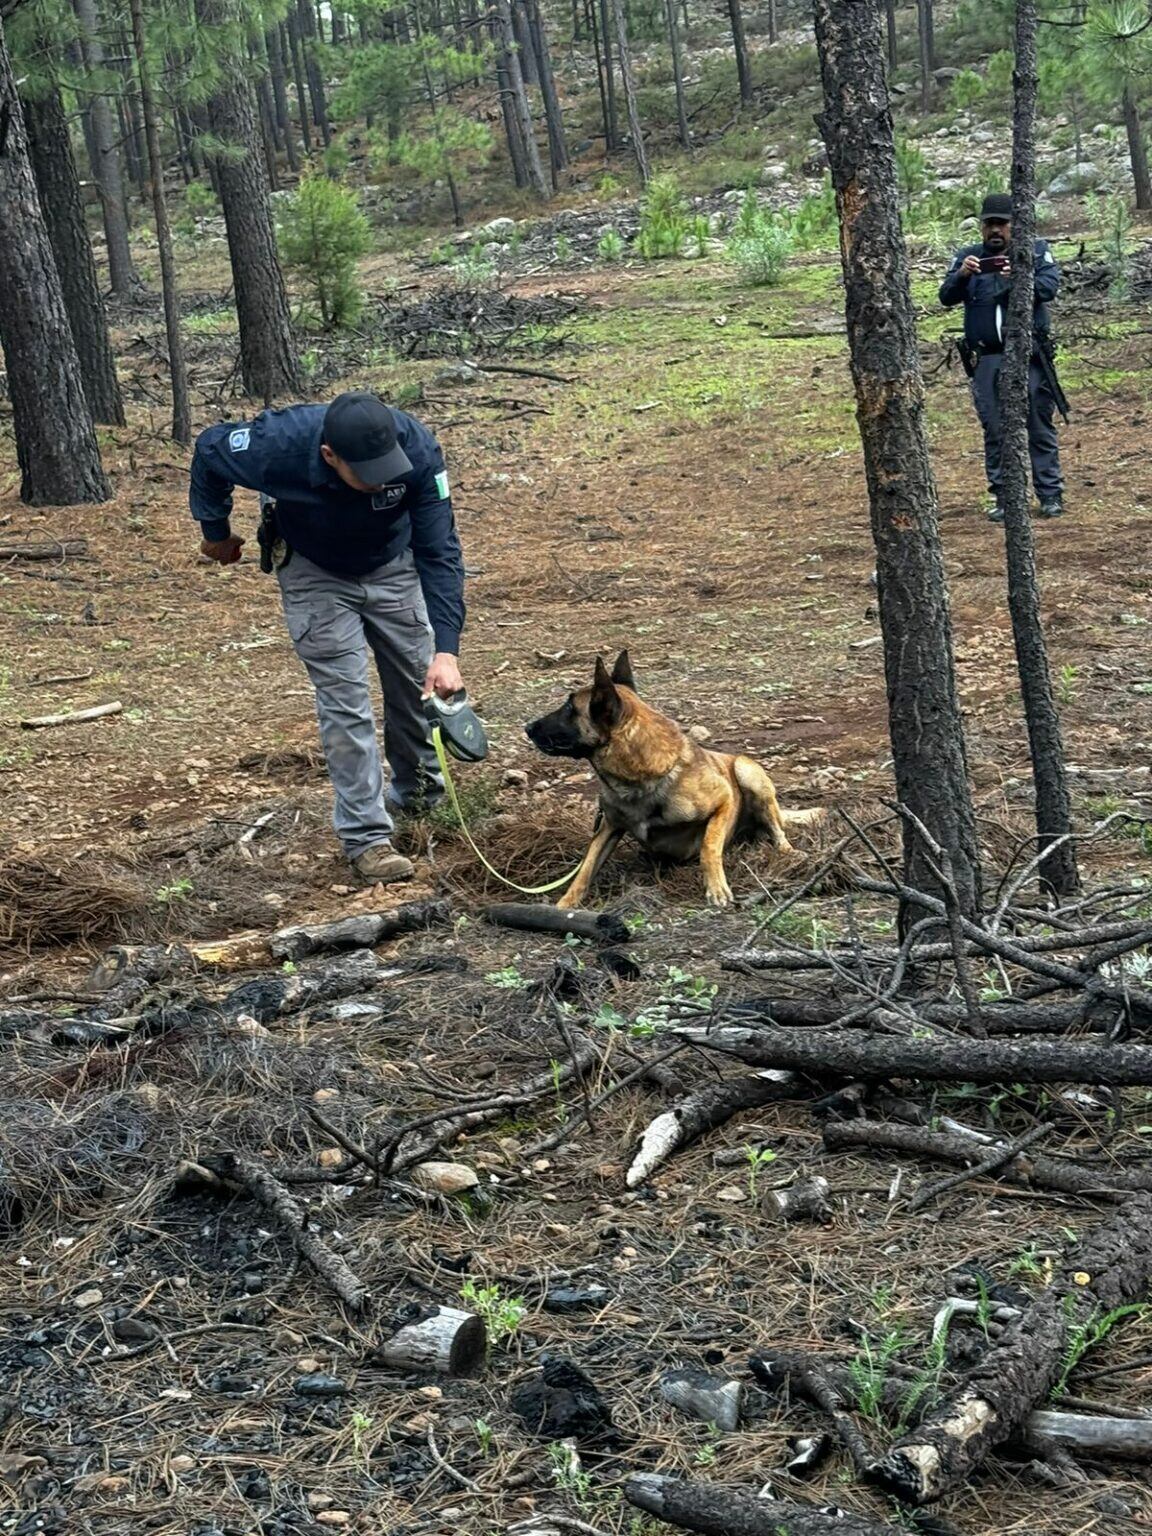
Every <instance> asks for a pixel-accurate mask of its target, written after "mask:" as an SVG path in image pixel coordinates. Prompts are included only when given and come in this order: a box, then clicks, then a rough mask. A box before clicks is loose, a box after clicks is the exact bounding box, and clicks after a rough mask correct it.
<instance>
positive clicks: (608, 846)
mask: <svg viewBox="0 0 1152 1536" xmlns="http://www.w3.org/2000/svg"><path fill="white" fill-rule="evenodd" d="M623 836H624V833H623V831H622V830H621V829H619V828H617V827H610V826H609V825H608V823H607V821H604V820H602V821H601V822H600V825H599V826H598V827H597V828H596V831H595V833H594V834H593V837H592V841H591V842H590V843H589V844H588V852H587V853H586V854H585V855H584V858H583V859H582V860H581V863H580V868H579V869H578V870H577V871H576V873H575V875H574V876H573V879H572V884H571V885H570V886H569V887H568V889H567V890H566V891H565V892H564V893H563V895H561V896H559V897H557V899H556V905H557V906H558V907H579V906H581V905H582V904H583V902H584V901H585V899H586V898H587V895H588V890H589V887H590V886H591V884H592V882H593V880H595V878H596V876H597V874H598V873H599V871H600V868H601V865H602V864H603V863H604V861H605V859H606V858H607V857H608V855H609V854H610V853H611V852H612V850H613V848H615V846H616V844H617V843H618V842H619V841H620V839H621V838H622V837H623Z"/></svg>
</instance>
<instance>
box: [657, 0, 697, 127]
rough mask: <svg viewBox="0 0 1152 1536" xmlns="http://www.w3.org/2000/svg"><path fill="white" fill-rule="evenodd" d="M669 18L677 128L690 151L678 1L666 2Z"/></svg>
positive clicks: (665, 7)
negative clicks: (677, 10) (677, 9)
mask: <svg viewBox="0 0 1152 1536" xmlns="http://www.w3.org/2000/svg"><path fill="white" fill-rule="evenodd" d="M664 9H665V12H666V13H667V17H668V41H669V43H670V44H671V47H672V79H673V82H674V84H675V87H676V128H677V136H678V138H679V140H680V143H681V144H682V145H683V146H684V148H685V149H688V148H689V147H690V145H691V142H692V136H691V134H690V133H689V132H688V113H687V111H686V109H685V106H684V67H683V64H682V63H681V59H680V28H679V25H678V24H677V21H676V0H664Z"/></svg>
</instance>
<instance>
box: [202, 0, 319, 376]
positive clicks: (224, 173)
mask: <svg viewBox="0 0 1152 1536" xmlns="http://www.w3.org/2000/svg"><path fill="white" fill-rule="evenodd" d="M196 14H197V16H198V18H199V21H200V25H201V26H202V27H203V28H204V29H205V31H207V32H217V33H219V34H220V36H221V37H222V38H223V39H224V40H225V42H224V51H223V53H222V57H221V60H220V65H221V78H220V85H219V89H218V90H217V92H216V94H215V95H214V96H213V97H212V98H211V100H210V101H209V102H208V120H209V122H210V124H211V126H212V131H213V134H214V135H215V137H216V138H217V139H218V140H219V141H220V142H221V143H222V144H223V145H224V153H222V154H219V155H217V156H216V157H215V158H216V177H217V181H218V182H219V186H220V202H221V205H222V207H223V210H224V223H225V226H226V228H227V231H228V255H229V258H230V260H231V263H232V283H233V288H234V291H235V294H236V314H237V317H238V319H239V321H240V363H241V372H242V375H243V379H244V388H245V389H246V390H247V392H248V393H249V394H250V395H255V396H256V398H257V399H259V400H263V402H264V404H265V405H270V404H271V403H272V401H273V400H275V399H276V398H277V397H278V396H282V395H290V394H296V393H298V392H299V390H300V387H301V379H300V365H299V362H298V360H297V357H296V343H295V341H294V340H293V336H292V321H291V316H290V314H289V311H288V295H287V293H286V292H285V289H284V277H283V274H282V272H281V270H280V258H279V254H278V252H277V250H276V234H275V230H274V229H273V225H272V208H271V204H270V203H269V201H268V181H267V178H266V176H265V173H264V169H263V166H262V164H261V159H260V152H259V150H258V149H257V145H256V124H255V119H254V115H253V111H252V93H251V90H250V88H249V85H248V78H247V75H246V73H245V70H244V61H243V59H242V57H241V56H240V54H239V51H238V50H237V49H236V47H235V45H234V44H232V43H230V42H228V41H227V39H228V37H229V34H230V32H235V29H236V26H237V20H238V18H237V16H236V12H235V10H234V8H233V5H232V3H231V0H197V5H196Z"/></svg>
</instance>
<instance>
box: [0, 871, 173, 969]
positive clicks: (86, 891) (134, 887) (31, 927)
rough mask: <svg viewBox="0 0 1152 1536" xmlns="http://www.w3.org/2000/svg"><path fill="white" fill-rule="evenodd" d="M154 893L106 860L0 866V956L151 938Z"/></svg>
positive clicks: (157, 925) (133, 873) (133, 875)
mask: <svg viewBox="0 0 1152 1536" xmlns="http://www.w3.org/2000/svg"><path fill="white" fill-rule="evenodd" d="M161 927H162V923H161V921H160V919H159V916H158V914H157V911H156V904H155V895H154V889H150V888H149V887H148V886H147V885H146V884H145V883H144V882H143V881H142V880H141V878H140V876H139V874H138V872H137V871H136V870H134V869H133V868H131V867H130V866H129V865H127V864H116V863H113V862H112V861H110V860H99V861H97V860H93V859H69V860H66V861H64V862H61V863H49V862H48V861H47V860H45V859H41V858H15V857H10V858H8V859H5V860H3V861H0V951H2V950H3V949H4V948H9V949H13V950H18V951H28V950H30V949H31V948H33V946H36V945H44V944H54V945H59V944H85V943H92V942H94V941H95V940H102V941H103V940H107V941H113V940H121V939H126V938H130V937H131V938H142V937H147V936H153V935H155V934H156V933H157V932H158V931H159V929H160V928H161Z"/></svg>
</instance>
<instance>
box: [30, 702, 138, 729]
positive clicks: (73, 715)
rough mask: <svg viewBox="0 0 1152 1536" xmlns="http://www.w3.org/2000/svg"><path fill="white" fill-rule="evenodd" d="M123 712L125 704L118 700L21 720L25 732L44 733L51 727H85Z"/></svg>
mask: <svg viewBox="0 0 1152 1536" xmlns="http://www.w3.org/2000/svg"><path fill="white" fill-rule="evenodd" d="M123 710H124V706H123V704H121V702H120V700H119V699H116V700H115V701H114V702H113V703H111V704H94V705H93V706H92V708H91V709H75V710H72V711H71V712H66V713H65V714H62V715H32V716H30V717H29V719H27V720H21V722H20V726H21V729H22V730H25V731H42V730H44V729H46V728H47V727H48V726H51V725H84V724H86V723H87V721H89V720H103V719H104V717H105V716H106V715H119V714H121V713H123Z"/></svg>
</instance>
